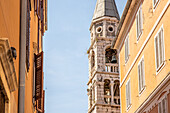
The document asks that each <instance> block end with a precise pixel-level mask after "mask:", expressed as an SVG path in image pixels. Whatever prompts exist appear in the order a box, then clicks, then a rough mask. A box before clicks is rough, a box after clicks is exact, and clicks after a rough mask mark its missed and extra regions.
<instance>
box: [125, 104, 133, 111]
mask: <svg viewBox="0 0 170 113" xmlns="http://www.w3.org/2000/svg"><path fill="white" fill-rule="evenodd" d="M131 107H132V104H130V105H129V106H128V107H127V108H126V112H129V110H130V108H131Z"/></svg>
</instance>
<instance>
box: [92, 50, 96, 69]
mask: <svg viewBox="0 0 170 113" xmlns="http://www.w3.org/2000/svg"><path fill="white" fill-rule="evenodd" d="M94 66H95V54H94V51H92V56H91V68H93V67H94Z"/></svg>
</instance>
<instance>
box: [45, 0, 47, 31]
mask: <svg viewBox="0 0 170 113" xmlns="http://www.w3.org/2000/svg"><path fill="white" fill-rule="evenodd" d="M45 29H46V30H47V0H45Z"/></svg>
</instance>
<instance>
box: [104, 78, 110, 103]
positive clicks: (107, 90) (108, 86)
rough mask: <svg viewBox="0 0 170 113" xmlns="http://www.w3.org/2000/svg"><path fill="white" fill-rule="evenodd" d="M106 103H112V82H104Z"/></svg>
mask: <svg viewBox="0 0 170 113" xmlns="http://www.w3.org/2000/svg"><path fill="white" fill-rule="evenodd" d="M104 101H105V103H106V104H109V103H110V102H111V92H110V80H108V79H106V80H104Z"/></svg>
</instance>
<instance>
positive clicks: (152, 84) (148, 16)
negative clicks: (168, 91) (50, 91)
mask: <svg viewBox="0 0 170 113" xmlns="http://www.w3.org/2000/svg"><path fill="white" fill-rule="evenodd" d="M152 1H153V0H144V1H143V4H142V13H143V34H142V35H141V37H140V39H139V41H137V36H136V19H134V21H133V22H132V26H131V28H130V30H129V48H130V57H129V60H128V62H127V64H125V51H124V50H125V47H124V44H123V46H122V47H121V50H120V55H119V56H120V78H121V83H122V86H121V111H122V113H124V112H126V111H127V110H126V90H125V87H126V83H127V80H129V78H130V80H131V81H130V82H131V103H132V106H131V108H130V109H129V111H128V112H129V113H134V112H135V111H136V109H137V108H138V107H139V106H140V105H141V104H142V103H143V102H144V101H145V99H146V98H147V97H148V96H149V95H150V94H151V93H152V92H153V90H154V89H155V88H156V87H157V86H158V85H159V84H160V83H161V81H162V80H163V79H164V78H165V77H166V76H167V74H168V72H169V69H170V61H169V60H168V59H170V53H169V50H170V46H169V42H170V38H169V37H170V34H169V33H170V29H169V27H170V23H169V22H168V21H169V18H170V8H169V7H170V6H169V7H168V9H167V10H166V11H165V14H164V15H163V17H162V18H161V19H160V22H159V23H158V25H157V26H156V27H155V30H154V31H153V33H152V34H151V35H150V39H149V40H148V42H147V43H146V45H145V46H144V48H143V49H142V51H141V53H139V51H140V50H141V48H142V46H143V44H144V42H145V41H146V39H147V38H148V36H149V33H150V32H151V30H152V28H153V26H154V24H155V23H156V21H157V19H158V17H159V16H160V14H161V12H162V11H163V9H164V7H165V5H166V4H167V2H168V0H160V3H159V4H158V6H157V8H156V9H155V11H154V12H152V11H153V10H152V9H153V4H152ZM162 25H163V28H164V44H165V60H166V61H165V67H164V68H163V69H162V70H161V71H160V73H158V74H156V66H155V47H154V37H155V35H156V33H157V32H158V30H159V29H160V28H161V26H162ZM122 29H124V30H127V28H122ZM119 38H120V36H119V37H118V40H119ZM138 53H139V56H138V57H137V55H138ZM143 56H144V63H145V84H146V88H145V90H144V91H143V93H142V94H141V95H139V89H138V86H139V85H138V84H139V83H138V72H137V70H138V68H137V66H138V63H139V60H140V59H141V58H142V57H143ZM135 58H137V59H135ZM134 61H135V62H134ZM133 62H134V65H133V66H132V64H133ZM131 66H132V67H131ZM130 69H131V70H130ZM129 70H130V73H129V74H128V76H127V78H125V75H126V74H127V72H128V71H129ZM123 79H125V81H124V82H122V81H123Z"/></svg>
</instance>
